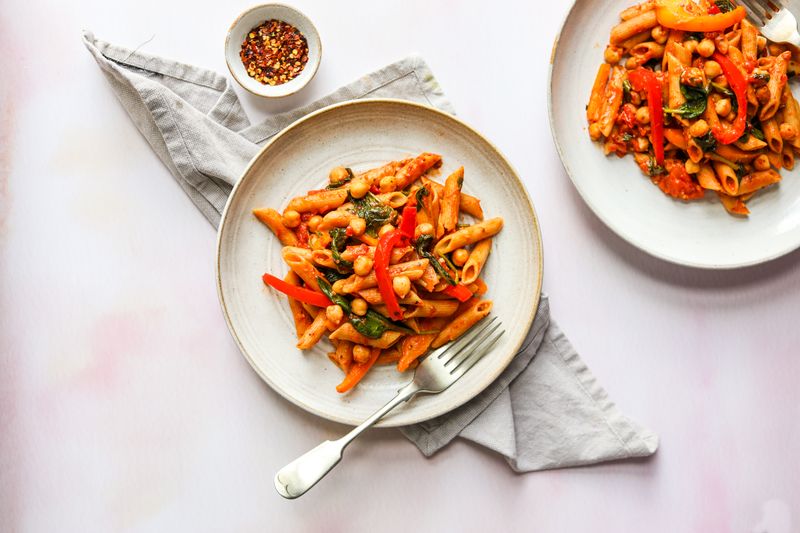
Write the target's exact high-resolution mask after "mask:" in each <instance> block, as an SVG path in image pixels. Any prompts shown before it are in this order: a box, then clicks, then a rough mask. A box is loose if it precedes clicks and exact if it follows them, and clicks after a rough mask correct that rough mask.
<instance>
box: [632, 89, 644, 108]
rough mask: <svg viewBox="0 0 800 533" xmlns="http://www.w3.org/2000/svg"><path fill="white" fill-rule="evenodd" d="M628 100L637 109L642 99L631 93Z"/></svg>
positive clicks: (637, 94)
mask: <svg viewBox="0 0 800 533" xmlns="http://www.w3.org/2000/svg"><path fill="white" fill-rule="evenodd" d="M630 100H631V103H632V104H633V105H635V106H637V107H638V106H639V105H641V103H642V97H641V96H639V93H637V92H636V91H631V94H630Z"/></svg>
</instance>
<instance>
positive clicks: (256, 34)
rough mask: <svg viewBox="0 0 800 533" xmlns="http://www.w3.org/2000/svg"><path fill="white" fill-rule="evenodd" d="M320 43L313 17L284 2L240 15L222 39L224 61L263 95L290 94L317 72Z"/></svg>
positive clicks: (241, 82) (251, 89) (249, 87)
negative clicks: (223, 43) (223, 40)
mask: <svg viewBox="0 0 800 533" xmlns="http://www.w3.org/2000/svg"><path fill="white" fill-rule="evenodd" d="M321 58H322V42H321V41H320V38H319V33H317V29H316V28H315V27H314V24H312V22H311V20H310V19H309V18H308V17H307V16H305V15H304V14H303V13H301V12H300V11H298V10H297V9H295V8H293V7H290V6H287V5H283V4H262V5H258V6H255V7H252V8H250V9H248V10H247V11H245V12H243V13H242V14H241V15H239V16H238V17H237V18H236V20H235V21H234V22H233V24H231V27H230V28H229V29H228V35H227V37H226V38H225V62H226V63H227V64H228V69H229V70H230V71H231V74H232V75H233V78H234V79H235V80H236V81H237V82H238V83H239V85H241V86H242V87H244V88H245V89H246V90H248V91H249V92H251V93H253V94H256V95H258V96H264V97H267V98H279V97H282V96H288V95H290V94H294V93H296V92H297V91H299V90H300V89H302V88H303V87H305V86H306V85H307V84H308V82H310V81H311V78H313V77H314V75H315V74H316V73H317V68H319V63H320V60H321Z"/></svg>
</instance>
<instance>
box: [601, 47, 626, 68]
mask: <svg viewBox="0 0 800 533" xmlns="http://www.w3.org/2000/svg"><path fill="white" fill-rule="evenodd" d="M603 59H605V60H606V63H608V64H610V65H616V64H617V63H619V60H620V59H622V49H621V48H620V47H618V46H614V45H613V44H610V45H608V46H606V51H605V53H604V54H603Z"/></svg>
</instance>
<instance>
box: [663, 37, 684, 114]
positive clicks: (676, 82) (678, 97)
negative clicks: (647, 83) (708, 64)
mask: <svg viewBox="0 0 800 533" xmlns="http://www.w3.org/2000/svg"><path fill="white" fill-rule="evenodd" d="M679 46H680V45H679V44H676V45H675V48H677V47H679ZM664 57H665V58H666V60H667V88H668V93H669V97H668V98H667V101H668V103H669V106H670V107H671V108H672V109H677V108H679V107H680V106H682V105H683V104H685V103H686V97H685V96H683V92H682V91H681V74H682V73H683V69H684V67H686V65H684V64H683V63H681V62H680V61H679V60H678V58H677V57H675V55H674V54H672V53H667V54H665V55H664Z"/></svg>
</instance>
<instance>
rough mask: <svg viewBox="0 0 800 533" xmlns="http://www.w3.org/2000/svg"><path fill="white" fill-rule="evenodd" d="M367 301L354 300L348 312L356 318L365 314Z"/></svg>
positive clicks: (361, 299)
mask: <svg viewBox="0 0 800 533" xmlns="http://www.w3.org/2000/svg"><path fill="white" fill-rule="evenodd" d="M368 307H369V306H368V305H367V301H366V300H365V299H364V298H355V299H353V301H352V302H350V310H351V311H352V312H353V313H355V314H356V315H358V316H364V315H366V314H367V308H368Z"/></svg>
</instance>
